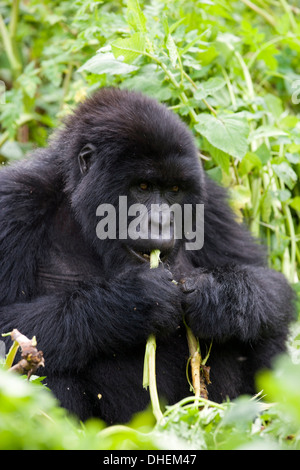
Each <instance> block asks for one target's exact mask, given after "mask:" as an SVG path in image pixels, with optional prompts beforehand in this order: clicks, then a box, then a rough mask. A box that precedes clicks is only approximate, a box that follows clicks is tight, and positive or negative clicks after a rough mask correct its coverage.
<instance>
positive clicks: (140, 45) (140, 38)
mask: <svg viewBox="0 0 300 470" xmlns="http://www.w3.org/2000/svg"><path fill="white" fill-rule="evenodd" d="M145 45H146V38H145V35H144V34H143V33H134V34H133V35H132V36H131V37H130V38H126V39H117V40H116V41H114V42H113V43H112V45H111V49H112V52H113V54H114V56H115V58H116V59H117V58H118V57H120V56H122V57H123V58H124V61H125V62H126V63H131V62H133V61H134V60H135V59H136V58H137V57H139V56H140V55H141V54H143V52H144V51H145Z"/></svg>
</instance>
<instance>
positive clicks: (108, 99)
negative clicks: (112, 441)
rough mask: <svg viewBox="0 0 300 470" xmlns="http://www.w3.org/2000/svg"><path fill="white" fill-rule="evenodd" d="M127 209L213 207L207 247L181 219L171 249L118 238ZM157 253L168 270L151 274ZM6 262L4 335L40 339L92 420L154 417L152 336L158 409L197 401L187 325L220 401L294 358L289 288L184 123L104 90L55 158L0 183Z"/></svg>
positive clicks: (79, 115)
mask: <svg viewBox="0 0 300 470" xmlns="http://www.w3.org/2000/svg"><path fill="white" fill-rule="evenodd" d="M120 196H126V197H127V204H128V207H130V206H132V205H133V204H143V205H144V206H145V207H146V208H147V211H149V208H150V206H151V205H153V204H167V205H169V206H170V205H172V204H177V205H180V207H181V208H182V209H184V206H185V205H191V204H192V205H193V206H194V207H195V206H196V204H204V245H203V247H202V248H201V249H194V250H191V249H187V246H186V242H187V240H188V238H187V235H188V234H187V233H184V234H183V236H182V237H181V238H179V237H175V236H174V230H173V228H172V227H173V222H172V220H173V219H172V217H170V235H169V237H162V236H161V234H160V235H159V237H158V238H156V239H151V238H150V237H149V239H148V240H147V239H146V238H145V239H139V238H136V239H132V238H129V237H127V238H126V237H125V236H124V233H123V235H122V236H120V235H121V232H120V228H119V223H120V222H122V223H123V224H124V220H123V221H121V220H119V217H118V211H119V209H120V207H119V201H120V199H119V197H120ZM101 204H107V205H110V206H109V207H114V208H115V209H116V218H115V222H116V226H117V228H116V233H115V235H116V236H114V237H109V236H107V237H106V238H105V237H102V239H101V237H100V238H99V236H98V235H97V226H98V224H99V222H100V221H101V220H102V221H103V222H104V219H103V218H102V219H101V218H99V215H97V208H98V207H99V205H101ZM105 207H108V206H104V208H105ZM105 215H107V214H106V213H105V211H103V212H102V216H105ZM194 218H195V211H194ZM111 220H114V219H113V218H112V219H111ZM111 220H110V221H111ZM130 220H131V221H132V218H131V219H130V217H129V218H128V222H127V223H128V224H129V222H130ZM194 222H195V220H194ZM160 223H161V222H160ZM98 229H99V227H98ZM154 248H157V249H159V250H160V251H161V259H162V262H161V263H160V266H159V267H158V268H157V269H150V267H149V262H148V261H149V259H148V258H149V256H148V255H149V253H150V251H151V250H152V249H154ZM0 257H1V269H0V286H1V287H0V331H1V333H6V332H9V331H11V330H12V329H13V328H17V329H19V330H20V332H21V333H23V334H25V335H27V336H29V337H32V336H33V335H35V336H36V338H37V341H38V347H39V349H41V350H42V351H43V353H44V358H45V368H43V369H40V370H39V371H38V372H39V373H40V374H41V375H45V376H46V382H47V385H48V386H49V388H50V389H51V390H52V391H53V392H54V394H55V395H56V397H57V398H58V399H59V400H60V403H61V405H62V406H63V407H65V408H67V409H68V410H70V411H71V412H74V413H76V414H77V415H78V416H79V417H80V418H81V419H83V420H85V419H87V418H88V417H91V416H95V417H100V418H102V419H103V420H105V421H106V422H107V423H115V422H126V421H128V420H129V419H130V417H131V416H132V414H133V413H135V412H137V411H139V410H142V409H144V408H145V407H146V406H147V404H148V403H149V393H148V392H147V391H146V390H144V389H143V385H142V375H143V360H144V351H145V343H146V340H147V338H148V336H149V334H151V333H153V334H155V335H156V338H157V383H158V392H159V396H160V397H162V398H164V399H165V400H166V401H167V402H168V403H174V402H177V401H178V400H180V399H182V398H183V397H186V396H188V395H189V394H190V389H189V384H188V382H187V379H186V364H187V360H188V356H189V351H188V346H187V340H186V334H185V326H184V325H183V317H184V318H185V320H186V322H187V323H188V325H189V326H190V327H191V329H192V331H193V332H194V334H195V335H196V336H198V337H199V338H200V346H201V352H202V353H203V355H204V354H205V353H206V352H207V350H208V348H209V345H210V344H211V340H213V343H212V349H211V352H210V356H209V360H208V365H209V366H210V367H211V384H210V385H209V386H208V393H209V398H210V399H211V400H214V401H218V402H220V401H222V400H226V398H227V397H229V398H234V397H236V396H238V395H239V394H242V393H249V394H251V393H253V392H254V391H255V388H254V375H255V372H256V371H257V370H258V369H260V368H262V367H269V366H270V363H271V359H272V358H273V356H274V355H276V354H277V353H279V352H281V351H284V349H285V342H286V338H287V333H288V324H289V322H290V320H291V319H292V317H293V301H292V297H293V296H292V290H291V288H290V287H289V286H288V284H287V282H286V280H285V278H284V277H283V276H282V275H281V274H279V273H277V272H275V271H273V270H270V269H268V268H267V267H266V266H265V260H264V254H263V252H262V251H261V249H260V248H259V246H258V245H257V244H256V243H255V242H254V241H253V240H252V238H251V236H250V235H249V233H248V232H247V231H246V230H245V229H244V227H243V226H242V225H240V224H238V223H237V222H236V220H235V217H234V215H233V214H232V212H231V210H230V209H229V206H228V204H227V201H226V195H225V193H224V190H223V189H221V188H220V187H218V186H217V185H216V184H214V183H213V182H212V181H211V180H210V179H208V177H207V176H206V175H205V174H204V172H203V170H202V168H201V165H200V163H199V159H198V155H197V149H196V147H195V143H194V140H193V137H192V135H191V133H190V131H189V130H188V129H187V127H186V126H185V124H184V123H183V122H181V120H180V119H179V118H178V117H177V116H176V115H174V114H173V113H172V112H170V111H169V110H168V109H167V108H166V107H165V106H164V105H161V104H158V103H157V102H156V101H154V100H152V99H150V98H148V97H145V96H143V95H140V94H136V93H133V92H128V91H120V90H118V89H102V90H100V91H99V92H97V93H96V94H94V96H92V97H90V98H89V99H87V100H86V101H85V102H84V103H82V104H80V105H79V107H78V109H77V110H76V111H75V112H74V114H73V115H71V116H70V117H68V119H67V120H66V122H65V125H64V126H63V128H62V129H61V130H59V131H58V132H57V133H56V134H54V137H53V138H52V139H51V140H50V143H49V147H48V148H47V149H41V150H37V151H36V152H35V153H34V155H33V156H32V157H31V158H29V159H28V160H24V161H21V162H20V163H18V164H16V165H11V166H8V167H6V168H4V169H2V170H1V171H0ZM174 280H175V281H177V283H174Z"/></svg>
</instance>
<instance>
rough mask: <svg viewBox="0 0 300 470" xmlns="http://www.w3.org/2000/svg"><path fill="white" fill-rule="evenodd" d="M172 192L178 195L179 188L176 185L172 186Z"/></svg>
mask: <svg viewBox="0 0 300 470" xmlns="http://www.w3.org/2000/svg"><path fill="white" fill-rule="evenodd" d="M172 191H173V193H178V191H179V186H177V184H174V186H172Z"/></svg>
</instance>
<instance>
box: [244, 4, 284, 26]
mask: <svg viewBox="0 0 300 470" xmlns="http://www.w3.org/2000/svg"><path fill="white" fill-rule="evenodd" d="M242 2H243V3H244V4H245V5H247V7H248V8H250V9H251V10H253V11H255V13H257V14H258V15H260V16H262V17H263V18H264V19H265V20H266V21H267V23H269V24H270V25H271V26H272V27H273V28H275V27H276V21H275V20H274V18H273V16H271V15H270V14H269V13H268V12H266V11H265V10H263V9H262V8H260V7H258V6H257V5H255V3H253V2H250V0H242Z"/></svg>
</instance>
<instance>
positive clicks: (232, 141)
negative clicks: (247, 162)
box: [195, 113, 249, 160]
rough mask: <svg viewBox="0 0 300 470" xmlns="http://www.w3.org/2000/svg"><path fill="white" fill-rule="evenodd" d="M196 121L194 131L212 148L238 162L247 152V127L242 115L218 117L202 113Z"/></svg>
mask: <svg viewBox="0 0 300 470" xmlns="http://www.w3.org/2000/svg"><path fill="white" fill-rule="evenodd" d="M197 120H198V124H196V126H195V128H196V130H197V131H198V132H199V133H200V134H201V135H203V136H204V137H206V139H207V140H208V142H210V143H211V144H212V145H213V146H214V147H216V148H218V149H220V150H222V151H223V152H225V153H228V154H229V155H231V156H233V157H235V158H238V159H240V160H241V159H242V158H243V157H244V155H245V154H246V152H247V150H248V142H247V137H248V134H249V126H248V123H247V121H246V119H245V118H244V116H243V115H242V113H237V114H226V115H222V116H220V117H215V116H212V115H210V114H204V113H203V114H200V115H198V117H197Z"/></svg>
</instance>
